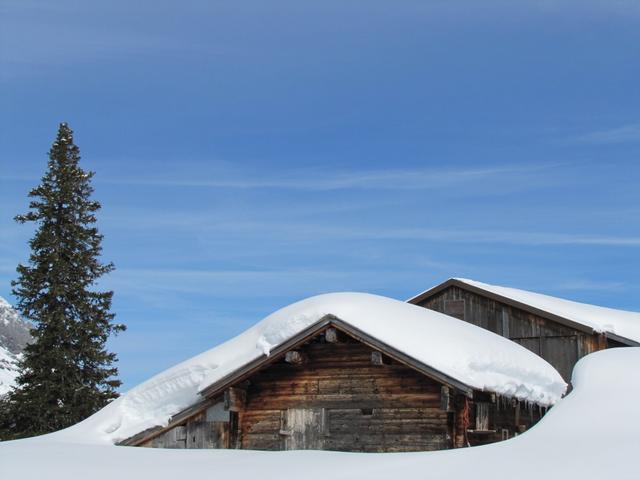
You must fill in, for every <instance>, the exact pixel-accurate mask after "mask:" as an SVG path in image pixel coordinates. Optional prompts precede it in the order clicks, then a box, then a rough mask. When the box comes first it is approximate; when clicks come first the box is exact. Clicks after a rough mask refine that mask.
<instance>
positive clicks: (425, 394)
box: [120, 299, 560, 452]
mask: <svg viewBox="0 0 640 480" xmlns="http://www.w3.org/2000/svg"><path fill="white" fill-rule="evenodd" d="M389 300H390V299H389ZM390 301H391V300H390ZM396 303H400V304H402V302H396ZM404 305H406V304H404ZM412 310H413V307H412ZM417 313H420V314H421V312H420V311H419V310H418V311H417ZM392 320H393V319H390V320H389V321H392ZM448 320H451V319H448ZM456 322H457V321H455V322H454V323H456ZM480 333H483V332H480ZM483 335H484V333H483ZM384 340H385V339H384V338H379V337H374V336H373V335H371V334H369V333H368V332H365V331H363V330H361V329H358V328H356V327H354V326H353V325H351V324H350V323H347V322H345V321H342V320H341V319H340V318H337V317H336V316H333V315H325V316H324V317H322V318H321V319H320V320H319V321H317V322H315V323H314V324H313V325H311V326H309V327H307V328H305V329H304V330H302V331H300V332H298V333H297V334H296V335H294V336H292V337H291V338H289V339H287V341H285V342H284V343H282V344H280V345H278V346H277V347H275V348H274V349H273V350H271V352H270V353H269V354H268V355H262V356H260V357H258V358H256V359H254V360H252V361H249V362H248V363H246V364H244V365H242V366H240V367H239V368H236V369H235V370H234V371H232V372H231V373H230V374H228V375H226V376H224V377H223V378H220V379H219V380H218V381H216V382H214V383H213V384H211V385H209V386H207V387H206V388H204V389H203V390H201V391H200V396H201V401H200V402H199V403H197V404H195V405H192V406H190V407H188V408H186V409H184V410H183V411H181V412H179V413H177V414H175V415H174V416H173V417H172V418H171V419H170V420H169V422H168V424H167V425H166V426H157V427H154V428H151V429H148V430H145V431H143V432H140V433H138V434H137V435H135V436H133V437H130V438H128V439H126V440H124V441H122V442H120V445H130V446H142V447H160V448H199V449H204V448H226V449H255V450H294V449H319V450H338V451H349V452H409V451H429V450H441V449H450V448H460V447H466V446H473V445H482V444H486V443H491V442H495V441H499V440H504V439H508V438H511V437H514V436H516V435H518V434H520V433H521V432H523V431H525V430H527V429H528V428H530V427H531V426H532V425H534V424H535V423H536V422H537V421H538V420H539V419H540V418H541V416H542V415H543V414H544V413H545V411H546V408H543V407H542V406H538V405H536V404H534V403H527V404H525V402H523V401H519V400H517V399H515V398H509V397H506V396H500V395H498V394H496V393H495V392H492V391H479V390H478V389H474V387H472V386H470V385H468V384H467V383H465V382H464V381H461V379H460V378H456V377H455V376H452V375H450V374H445V373H443V372H442V371H440V370H437V369H435V368H433V367H432V366H430V365H428V364H425V363H423V362H420V361H417V360H416V359H415V358H413V357H412V356H409V355H407V353H406V352H403V351H401V350H399V349H397V348H393V347H391V346H390V345H389V344H387V343H385V341H384ZM500 342H502V340H501V339H500ZM506 346H507V347H510V345H509V344H508V342H507V343H506ZM451 348H453V349H455V348H456V346H455V344H452V345H451ZM518 350H519V349H518ZM522 353H523V354H526V353H527V352H524V351H523V352H522ZM527 357H528V354H527ZM533 358H534V361H535V357H533ZM541 362H542V361H541ZM545 366H547V365H546V364H545ZM558 380H559V381H560V378H559V377H558Z"/></svg>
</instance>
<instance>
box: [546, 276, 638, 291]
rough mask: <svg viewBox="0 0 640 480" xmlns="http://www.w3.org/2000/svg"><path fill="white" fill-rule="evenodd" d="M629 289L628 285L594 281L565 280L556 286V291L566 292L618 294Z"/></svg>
mask: <svg viewBox="0 0 640 480" xmlns="http://www.w3.org/2000/svg"><path fill="white" fill-rule="evenodd" d="M628 288H629V284H628V283H624V282H603V281H594V280H587V279H581V280H567V281H565V282H562V283H560V284H558V285H557V286H556V287H555V289H556V290H568V291H606V292H619V291H623V290H627V289H628Z"/></svg>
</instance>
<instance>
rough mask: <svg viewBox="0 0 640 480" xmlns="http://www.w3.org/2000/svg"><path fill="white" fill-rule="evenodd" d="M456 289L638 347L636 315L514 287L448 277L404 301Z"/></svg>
mask: <svg viewBox="0 0 640 480" xmlns="http://www.w3.org/2000/svg"><path fill="white" fill-rule="evenodd" d="M449 286H457V287H460V288H463V289H466V290H469V291H473V292H476V293H479V294H481V295H485V296H488V297H490V298H494V299H496V300H498V301H501V302H503V303H506V304H507V305H512V306H514V307H516V308H520V309H522V310H525V311H529V312H532V313H534V314H536V315H540V316H542V317H546V318H549V319H551V320H555V321H557V322H558V323H561V324H564V325H567V326H570V327H573V328H576V329H577V330H582V331H584V332H587V333H594V332H596V333H604V334H606V335H607V336H608V337H609V338H612V339H613V340H616V341H619V342H621V343H625V344H627V345H631V346H639V345H640V313H638V312H628V311H624V310H615V309H613V308H606V307H600V306H597V305H589V304H587V303H578V302H574V301H571V300H565V299H562V298H556V297H552V296H549V295H543V294H541V293H535V292H529V291H526V290H519V289H517V288H509V287H501V286H497V285H490V284H488V283H482V282H478V281H475V280H469V279H466V278H450V279H449V280H447V281H446V282H443V283H441V284H439V285H436V286H435V287H432V288H430V289H428V290H425V291H424V292H422V293H420V294H418V295H416V296H415V297H412V298H410V299H409V300H407V302H408V303H412V304H417V303H420V302H422V301H423V300H425V299H427V298H429V297H431V296H432V295H435V294H436V293H438V292H440V291H442V290H444V289H446V288H448V287H449Z"/></svg>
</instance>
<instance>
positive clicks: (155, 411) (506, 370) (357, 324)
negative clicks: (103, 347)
mask: <svg viewBox="0 0 640 480" xmlns="http://www.w3.org/2000/svg"><path fill="white" fill-rule="evenodd" d="M327 321H334V322H336V323H337V324H338V323H339V324H338V326H342V327H344V328H346V329H351V331H352V333H353V332H356V333H357V332H360V333H362V334H364V335H365V336H366V338H369V339H374V340H376V341H378V342H381V343H383V344H384V345H385V346H388V347H390V348H391V349H393V350H394V351H397V352H400V353H401V354H402V355H404V356H405V357H406V358H409V359H411V360H412V361H413V362H415V363H416V364H418V365H423V366H426V367H428V368H429V369H431V370H432V371H433V372H436V374H437V375H440V378H444V379H445V380H446V379H451V380H452V381H455V382H457V383H459V384H462V385H466V386H468V387H470V388H471V389H474V390H480V391H487V392H494V393H497V394H499V395H503V396H508V397H513V398H518V399H521V400H525V401H528V402H531V403H535V404H538V405H542V406H548V405H552V404H554V403H555V402H556V401H557V400H559V399H560V398H561V396H562V395H563V394H564V392H565V390H566V387H567V385H566V383H565V382H564V381H563V379H562V377H561V376H560V374H559V373H558V372H557V371H556V370H555V369H554V368H553V367H552V366H551V365H549V364H548V363H547V362H546V361H545V360H543V359H542V358H540V357H538V356H537V355H535V354H533V353H532V352H530V351H529V350H527V349H525V348H523V347H521V346H520V345H518V344H516V343H514V342H511V341H509V340H507V339H505V338H502V337H500V336H499V335H496V334H494V333H491V332H489V331H487V330H484V329H482V328H479V327H476V326H474V325H471V324H469V323H466V322H462V321H460V320H457V319H455V318H453V317H449V316H447V315H443V314H440V313H437V312H434V311H431V310H427V309H425V308H422V307H418V306H415V305H411V304H408V303H405V302H401V301H398V300H393V299H390V298H385V297H381V296H377V295H370V294H363V293H334V294H326V295H319V296H316V297H311V298H309V299H306V300H302V301H300V302H297V303H294V304H292V305H289V306H287V307H285V308H283V309H281V310H278V311H277V312H275V313H273V314H271V315H269V316H268V317H266V318H265V319H263V320H262V321H260V322H259V323H257V324H256V325H254V326H253V327H251V328H250V329H248V330H246V331H245V332H244V333H242V334H240V335H238V336H237V337H235V338H233V339H231V340H229V341H227V342H225V343H223V344H221V345H219V346H217V347H215V348H213V349H211V350H209V351H207V352H205V353H202V354H200V355H198V356H196V357H193V358H192V359H190V360H187V361H186V362H183V363H181V364H179V365H176V366H175V367H173V368H170V369H169V370H167V371H165V372H163V373H161V374H159V375H156V376H155V377H153V378H151V379H150V380H148V381H146V382H144V383H142V384H141V385H139V386H137V387H135V388H133V389H132V390H130V391H129V392H127V393H125V394H123V395H122V396H121V397H120V398H118V399H117V400H115V401H113V402H112V403H111V404H109V405H108V406H107V407H105V408H104V409H103V410H101V411H99V412H97V413H96V414H94V415H93V416H92V417H89V418H88V419H87V420H85V421H84V422H82V423H80V424H78V425H76V426H75V427H72V428H71V429H68V430H69V431H70V433H72V432H71V431H73V430H75V431H76V432H79V431H86V430H87V429H88V430H90V431H93V432H94V433H93V435H94V436H96V437H99V438H103V439H107V441H108V442H111V443H113V442H117V441H119V440H123V439H125V438H128V437H131V436H132V435H134V434H137V433H139V432H141V431H143V430H145V429H147V428H151V427H155V426H159V425H160V426H165V425H167V423H168V422H169V420H170V418H171V417H172V416H174V415H176V414H177V413H179V412H181V411H183V410H185V409H187V408H189V407H192V406H194V405H196V404H198V403H199V402H201V401H202V399H203V396H202V395H201V394H202V393H204V392H206V391H211V387H212V386H216V385H220V384H221V382H224V381H225V379H228V378H231V377H233V375H234V374H235V373H237V372H238V371H239V370H242V369H243V368H245V367H247V366H248V365H251V364H252V362H260V361H261V359H264V358H265V357H269V356H270V355H272V353H273V352H276V351H278V348H280V347H282V346H283V345H286V343H287V342H288V341H290V340H291V339H294V338H296V337H299V336H300V334H301V333H303V332H305V331H312V330H313V329H314V328H315V327H317V326H318V325H320V323H322V322H327ZM78 429H79V430H78ZM61 433H63V432H61ZM89 435H91V434H89Z"/></svg>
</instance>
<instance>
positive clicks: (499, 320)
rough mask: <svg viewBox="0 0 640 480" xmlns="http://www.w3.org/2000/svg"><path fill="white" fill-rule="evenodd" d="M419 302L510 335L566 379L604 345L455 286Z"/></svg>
mask: <svg viewBox="0 0 640 480" xmlns="http://www.w3.org/2000/svg"><path fill="white" fill-rule="evenodd" d="M418 305H420V306H422V307H425V308H429V309H431V310H435V311H438V312H442V313H446V314H447V315H451V316H453V317H456V318H459V319H461V320H464V321H466V322H469V323H472V324H474V325H477V326H479V327H482V328H485V329H487V330H490V331H492V332H494V333H497V334H498V335H502V336H503V337H506V338H509V339H511V340H513V341H514V342H517V343H519V344H520V345H522V346H523V347H525V348H527V349H529V350H531V351H532V352H534V353H536V354H537V355H539V356H541V357H542V358H544V359H545V360H546V361H547V362H549V363H550V364H551V365H553V366H554V367H555V368H556V370H558V372H560V374H561V375H562V377H563V378H564V379H565V381H567V382H569V381H570V380H571V372H572V371H573V367H574V365H575V364H576V362H577V361H578V360H579V359H580V358H582V357H583V356H585V355H587V354H589V353H591V352H594V351H596V350H600V349H602V348H605V347H606V344H605V343H603V338H602V337H601V336H600V335H590V334H587V333H584V332H581V331H578V330H574V329H571V328H569V327H566V326H564V325H561V324H559V323H557V322H555V321H553V320H549V319H546V318H543V317H540V316H538V315H534V314H532V313H529V312H526V311H524V310H521V309H518V308H515V307H512V306H510V305H507V304H504V303H502V302H499V301H496V300H493V299H491V298H487V297H484V296H481V295H478V294H476V293H473V292H469V291H467V290H464V289H462V288H459V287H457V286H450V287H449V288H447V289H445V290H443V291H441V292H438V293H437V294H435V295H434V296H432V297H430V298H428V299H425V300H424V301H422V302H421V303H419V304H418Z"/></svg>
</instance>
